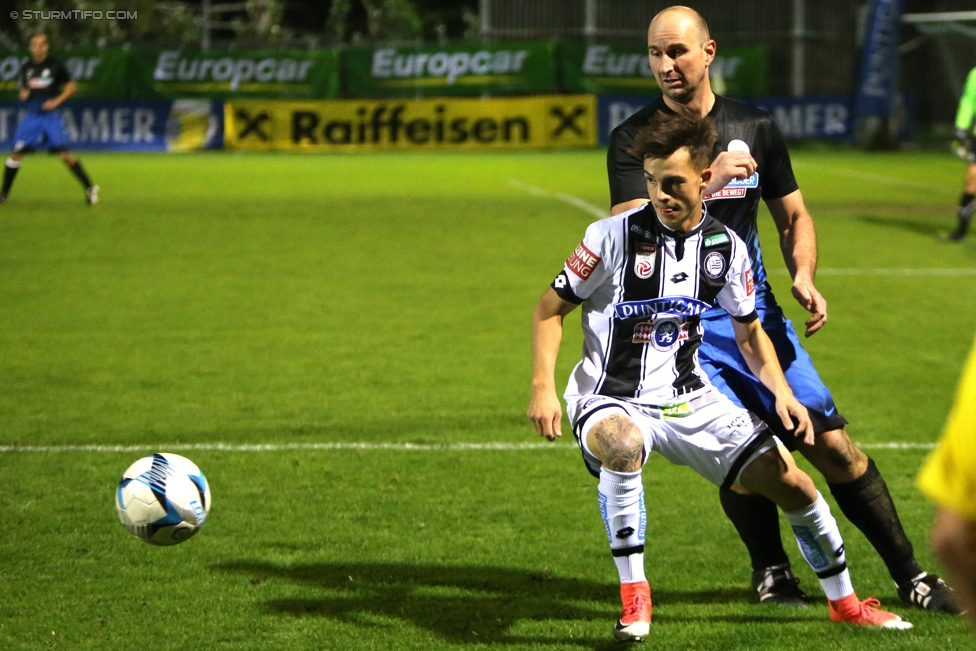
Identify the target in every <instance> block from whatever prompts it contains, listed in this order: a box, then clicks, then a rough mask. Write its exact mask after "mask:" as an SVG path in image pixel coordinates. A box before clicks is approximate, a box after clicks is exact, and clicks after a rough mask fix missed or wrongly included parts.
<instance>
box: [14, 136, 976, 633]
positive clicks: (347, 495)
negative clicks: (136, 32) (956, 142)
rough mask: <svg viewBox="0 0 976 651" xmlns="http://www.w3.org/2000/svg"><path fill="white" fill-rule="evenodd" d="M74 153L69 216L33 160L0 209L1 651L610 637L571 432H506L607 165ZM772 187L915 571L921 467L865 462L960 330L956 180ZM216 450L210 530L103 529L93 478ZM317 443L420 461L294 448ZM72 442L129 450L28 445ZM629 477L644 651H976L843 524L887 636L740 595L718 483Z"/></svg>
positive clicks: (920, 177)
mask: <svg viewBox="0 0 976 651" xmlns="http://www.w3.org/2000/svg"><path fill="white" fill-rule="evenodd" d="M82 158H83V159H84V161H85V165H86V167H87V168H88V169H89V171H90V172H91V174H92V175H93V177H94V178H95V179H96V180H97V182H98V183H99V184H100V185H101V187H102V203H101V204H100V205H98V206H97V207H95V208H92V209H89V208H87V207H86V206H85V205H84V202H83V197H82V193H81V189H80V188H79V187H78V186H77V183H76V182H75V180H74V179H73V178H72V177H71V176H70V174H69V173H68V172H67V171H66V170H64V169H63V166H62V165H61V164H60V163H59V162H58V161H57V160H56V159H48V158H41V157H32V158H29V159H28V160H26V161H25V163H24V165H23V167H22V169H21V171H20V174H19V176H18V178H17V183H16V185H15V187H14V189H13V192H12V193H11V196H10V201H9V202H8V203H7V204H5V205H3V206H2V207H0V446H4V447H3V448H2V450H3V451H0V514H2V520H3V525H2V528H0V559H2V560H0V648H3V649H49V648H51V649H100V650H101V649H113V650H114V649H134V648H154V649H187V648H191V649H235V650H236V649H275V650H278V649H337V650H346V649H349V650H356V649H371V650H374V649H375V650H379V651H384V650H399V649H418V650H419V649H423V650H429V649H461V648H465V649H475V648H477V649H536V650H539V651H542V650H548V649H566V650H579V649H607V648H612V647H613V644H612V642H611V635H610V629H611V627H612V625H613V622H614V621H615V618H616V617H617V615H618V612H617V609H618V595H617V586H616V573H615V571H614V569H613V563H612V562H611V560H610V557H609V554H608V553H607V549H606V540H605V538H604V534H603V529H602V524H601V522H600V520H599V515H598V509H597V505H596V499H595V491H596V489H595V481H594V480H593V479H592V478H591V477H590V476H589V475H588V474H587V473H586V472H585V471H584V469H583V467H582V464H581V463H580V460H579V457H578V452H576V450H575V448H574V446H573V444H572V442H571V440H570V439H571V436H570V435H569V433H568V428H567V427H566V425H565V424H564V427H563V429H564V434H565V435H564V437H563V439H562V440H561V441H559V442H557V443H555V444H552V445H549V446H546V447H528V448H525V449H518V448H516V447H514V445H513V444H519V443H532V444H535V443H540V442H541V440H540V439H538V438H537V437H536V436H535V434H534V432H533V430H532V428H531V426H530V424H529V422H528V421H527V420H526V419H525V416H524V412H525V408H526V406H527V401H528V395H529V391H528V380H529V369H530V358H529V339H530V315H531V311H532V308H533V306H534V304H535V301H536V300H537V299H538V297H539V295H540V294H541V293H542V291H543V290H544V289H545V287H546V286H547V285H548V283H549V282H550V281H551V279H552V277H553V275H554V274H555V273H556V272H557V271H558V270H559V268H560V266H561V264H562V261H563V260H564V259H565V258H566V256H567V255H568V254H569V253H570V252H571V251H572V250H573V247H574V246H575V245H576V244H577V243H578V242H579V239H580V237H581V236H582V234H583V231H584V229H585V227H586V225H587V224H588V223H589V222H590V221H591V220H592V219H594V217H593V215H592V214H591V213H589V212H587V211H586V210H585V209H581V208H580V207H579V206H574V205H571V204H570V203H568V202H567V200H566V199H567V197H570V196H571V197H576V198H578V199H581V200H582V201H584V202H587V203H589V204H593V205H595V206H602V207H605V206H607V204H608V195H607V190H606V179H605V167H604V153H603V152H602V151H599V150H592V151H575V152H558V153H556V152H548V153H546V152H540V153H521V154H464V155H450V154H437V155H425V154H396V155H382V154H377V155H349V156H299V155H294V156H292V155H231V154H206V155H192V156H190V155H187V156H180V155H169V156H166V155H158V156H157V155H86V156H83V157H82ZM794 163H795V169H796V174H797V177H798V179H799V181H800V184H801V187H802V188H803V191H804V195H805V198H806V200H807V203H808V205H809V207H810V209H811V212H812V213H813V215H814V217H815V218H816V220H817V226H818V232H819V236H820V251H821V257H820V266H821V273H820V276H819V279H818V285H819V287H820V289H821V291H822V292H823V293H824V295H825V296H826V297H827V299H828V301H829V315H830V323H829V325H828V326H827V327H826V329H825V330H823V331H822V332H821V333H819V334H817V335H816V336H815V337H813V338H812V339H810V340H808V342H807V344H808V349H809V350H810V352H811V354H812V356H813V358H814V360H815V362H816V363H817V366H818V368H819V370H820V372H821V374H822V376H823V377H824V379H825V381H826V383H827V385H828V386H830V387H831V388H832V390H833V392H834V395H835V398H836V399H837V402H838V404H839V406H840V408H841V410H842V411H843V412H844V413H845V415H846V416H847V417H848V419H849V420H850V421H851V426H850V432H851V435H852V437H853V438H854V439H855V440H856V441H857V442H858V443H860V444H862V445H865V446H868V447H867V449H868V451H869V453H870V454H871V455H872V456H873V457H874V458H875V459H876V461H877V463H878V466H879V467H880V468H881V470H882V472H883V473H884V475H885V477H886V479H887V481H888V485H889V486H890V488H891V491H892V493H893V495H894V497H895V500H896V503H897V505H898V507H899V510H900V513H901V515H902V517H903V519H904V522H905V526H906V529H907V530H908V533H909V535H910V536H911V538H912V540H913V541H914V543H915V546H916V550H917V555H918V557H919V558H920V559H921V561H922V562H923V564H924V566H926V567H927V568H930V569H937V568H936V566H935V562H934V560H933V557H932V554H931V552H930V550H929V548H928V529H929V527H930V525H931V517H932V508H931V506H930V505H929V504H928V503H927V502H926V501H925V500H924V499H923V498H922V496H921V495H920V494H919V493H918V491H917V490H916V489H915V488H914V486H913V479H914V475H915V473H916V471H917V469H918V467H919V465H920V463H921V461H922V459H923V458H924V455H925V453H926V450H925V449H924V448H921V449H920V448H909V449H894V448H890V447H881V445H882V444H888V443H922V444H929V443H931V442H933V441H934V440H935V439H936V438H937V436H938V433H939V431H940V428H941V426H942V423H943V421H944V419H945V415H946V413H947V411H948V409H949V406H950V404H951V400H952V394H953V389H954V386H955V383H956V380H957V378H958V375H959V372H960V370H961V366H962V362H963V360H964V357H965V354H966V352H967V350H968V348H969V346H970V344H971V342H972V340H973V333H974V331H976V311H974V310H973V304H974V297H976V275H974V274H976V271H974V270H976V244H974V243H973V242H972V241H970V242H966V243H963V244H962V245H949V244H945V243H942V242H939V241H938V238H937V236H938V234H939V233H940V232H945V231H948V230H949V229H950V228H951V227H952V226H953V224H954V213H955V209H954V205H955V200H956V198H957V196H958V193H959V190H960V186H961V182H962V176H963V173H964V169H963V165H962V164H961V163H960V162H959V161H957V160H955V159H953V158H952V157H951V156H950V155H948V154H942V153H908V152H903V153H892V154H877V155H868V154H862V153H857V152H851V151H838V150H821V149H817V148H800V147H797V148H796V149H795V151H794ZM512 181H515V182H516V183H515V184H513V183H512ZM527 186H531V188H536V189H537V190H536V192H535V194H533V193H531V192H528V191H526V187H527ZM540 190H541V191H544V192H540ZM545 193H550V195H549V196H545ZM761 223H762V233H763V241H764V243H765V251H766V261H767V265H768V267H769V269H770V270H771V275H772V280H773V284H774V290H775V291H776V293H777V295H778V297H779V299H780V302H781V303H783V304H784V306H785V309H786V310H787V312H788V314H789V315H790V316H791V317H793V318H794V320H801V321H802V318H803V315H802V314H801V311H800V310H799V308H798V306H796V305H795V303H793V301H792V299H791V298H790V296H789V279H788V276H787V275H786V274H785V272H784V271H783V262H782V259H781V256H780V254H779V251H778V247H777V246H776V236H775V232H774V230H773V228H772V223H771V220H770V219H769V217H768V215H767V214H766V213H765V212H764V213H763V214H762V215H761ZM884 269H897V270H899V272H898V273H895V274H893V275H892V274H887V273H882V272H878V271H877V270H884ZM933 269H936V270H941V269H953V270H957V271H955V272H951V273H950V272H939V273H931V272H930V273H926V272H925V271H924V270H933ZM906 270H907V271H906ZM958 270H961V271H958ZM578 328H579V326H578V316H576V315H574V316H571V317H570V318H569V319H568V320H567V333H566V337H565V340H564V344H563V348H562V354H561V357H560V364H559V381H560V383H562V382H564V381H565V378H566V376H567V375H568V372H569V370H570V368H571V367H572V365H573V364H574V363H575V362H576V359H577V355H578V353H579V349H580V335H579V332H578ZM214 443H226V444H229V445H230V446H239V445H244V444H269V445H273V446H278V447H276V448H274V449H268V450H264V451H242V450H239V449H226V450H219V449H212V447H211V448H210V449H198V450H192V449H191V450H188V451H187V450H183V451H180V450H172V451H178V452H180V453H182V454H185V455H186V456H188V457H190V458H191V459H193V460H194V461H195V462H196V463H197V464H198V465H199V466H200V467H201V468H202V469H203V471H204V472H205V473H206V475H207V477H208V479H209V481H210V483H211V485H212V488H213V496H214V506H213V509H212V511H211V514H210V520H209V522H208V523H207V525H206V526H205V527H204V528H203V530H202V531H201V533H199V534H198V535H197V536H196V537H195V538H193V539H192V540H190V541H188V542H186V543H184V544H182V545H178V546H176V547H172V548H155V547H150V546H148V545H145V544H143V543H141V542H138V541H137V540H135V539H134V538H131V537H129V536H128V535H127V534H126V533H125V531H124V530H123V529H122V527H121V525H120V524H119V523H118V521H117V518H116V515H115V512H114V511H115V510H114V505H113V491H114V487H115V484H116V482H117V481H118V479H119V477H120V475H121V473H122V471H123V470H124V469H125V468H126V467H127V466H128V465H129V464H130V463H131V462H132V461H134V460H135V459H136V458H138V457H139V456H141V455H142V454H144V453H148V452H151V451H167V449H168V448H167V446H176V445H192V444H203V445H206V444H214ZM316 443H391V444H403V443H413V444H422V445H420V446H419V447H418V449H403V447H402V446H401V447H393V448H390V449H376V448H367V449H350V448H348V447H346V448H341V449H325V450H323V449H318V450H314V449H307V448H301V447H295V446H301V445H308V444H316ZM468 443H479V444H480V443H499V444H504V445H506V446H508V447H506V448H505V449H498V450H485V449H466V448H464V447H462V446H459V445H458V444H468ZM290 444H294V445H293V447H291V448H287V446H288V445H290ZM82 445H92V446H126V447H127V449H126V450H124V451H105V450H104V449H103V450H98V451H96V450H78V449H75V450H61V449H58V450H57V451H50V450H49V451H36V450H35V451H29V450H27V449H26V448H29V447H35V448H36V447H38V446H50V447H52V448H61V447H62V446H82ZM424 446H426V447H424ZM803 465H804V467H808V466H806V465H805V464H803ZM644 476H645V485H646V491H647V502H648V510H649V513H648V519H649V524H648V547H647V569H648V573H649V575H650V577H651V580H652V583H653V586H654V597H655V614H654V617H655V623H654V626H653V627H652V632H651V636H650V639H649V640H648V641H647V643H646V644H645V646H646V648H653V649H771V650H772V649H810V650H826V649H851V648H885V649H963V648H976V637H973V634H972V633H971V632H970V631H969V630H968V629H967V627H966V626H965V623H964V622H963V621H962V620H958V619H952V618H949V617H946V616H940V615H936V614H929V613H923V612H920V611H914V610H910V609H907V608H905V607H902V606H901V605H900V604H899V603H898V602H897V597H896V595H895V590H894V587H893V585H892V584H891V582H890V580H889V579H888V576H887V574H886V572H885V570H884V567H883V565H882V563H881V561H880V560H879V558H878V557H877V555H876V554H875V553H874V551H873V549H871V547H870V545H869V544H868V543H867V541H866V540H865V539H864V537H863V536H862V535H861V534H860V533H859V532H858V531H856V530H855V529H854V528H853V527H852V526H851V525H850V524H849V523H848V522H847V521H846V520H844V519H843V518H842V517H841V516H840V515H839V514H838V520H839V521H840V526H841V529H842V531H843V533H844V535H845V538H846V540H847V550H848V555H849V561H850V566H851V571H852V576H853V579H854V582H855V586H856V587H857V590H858V593H859V595H860V596H861V597H862V598H866V597H868V596H870V595H876V596H878V597H879V598H880V599H882V601H883V602H884V603H886V604H888V605H890V606H891V608H892V610H894V611H896V612H898V613H900V614H902V615H905V616H906V617H907V618H908V619H910V620H911V621H913V622H914V623H915V629H914V630H913V631H911V632H907V633H902V632H888V631H868V630H861V629H854V628H848V627H842V626H838V625H833V624H830V623H829V622H828V619H827V607H826V604H825V603H823V604H817V605H815V606H813V607H810V608H808V609H805V610H792V609H789V608H782V607H770V606H760V605H758V604H757V603H754V602H753V601H752V599H751V592H750V590H749V587H748V579H749V571H748V561H747V557H746V553H745V549H744V548H743V547H742V545H741V543H740V542H739V541H738V538H737V536H736V534H735V532H734V530H733V528H732V526H731V524H730V523H729V522H728V521H726V520H725V518H724V517H723V516H722V514H721V509H720V506H719V504H718V500H717V499H716V498H717V495H716V491H715V489H714V488H713V487H712V486H710V485H709V484H707V483H706V482H705V481H704V480H703V479H700V478H699V477H698V476H697V475H695V474H694V473H692V472H691V471H690V470H688V469H686V468H678V467H674V466H670V465H669V464H667V463H666V462H663V461H661V460H660V459H654V460H652V461H651V462H650V463H649V465H648V467H647V469H646V471H645V473H644ZM813 476H814V479H815V481H817V483H818V485H819V486H820V488H821V490H822V491H824V492H825V493H827V491H826V486H825V484H824V482H823V479H822V477H819V476H817V475H816V474H814V475H813ZM827 499H828V500H830V499H831V498H830V497H829V494H828V495H827ZM783 531H784V537H785V539H786V540H787V550H788V551H789V552H790V554H791V557H792V558H793V561H794V567H795V568H796V569H797V572H798V575H799V576H800V577H801V580H802V581H803V586H804V587H805V588H806V589H807V590H808V591H809V592H810V593H811V594H816V595H821V594H822V593H821V592H820V590H819V586H818V585H817V583H816V577H815V576H814V575H813V573H812V572H811V571H810V570H809V569H808V568H807V567H806V565H805V564H804V563H803V561H802V559H801V557H800V555H799V553H798V552H797V551H796V548H795V544H794V543H793V541H792V539H791V538H790V537H787V536H788V535H789V534H788V530H787V529H785V528H784V530H783Z"/></svg>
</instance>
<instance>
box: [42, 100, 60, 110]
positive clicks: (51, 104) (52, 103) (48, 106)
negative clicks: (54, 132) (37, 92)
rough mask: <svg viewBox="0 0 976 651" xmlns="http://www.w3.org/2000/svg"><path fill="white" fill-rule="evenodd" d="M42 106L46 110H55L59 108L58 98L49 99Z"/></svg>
mask: <svg viewBox="0 0 976 651" xmlns="http://www.w3.org/2000/svg"><path fill="white" fill-rule="evenodd" d="M41 108H42V109H44V110H45V111H53V110H54V109H56V108H58V100H56V99H49V100H48V101H46V102H44V104H42V105H41Z"/></svg>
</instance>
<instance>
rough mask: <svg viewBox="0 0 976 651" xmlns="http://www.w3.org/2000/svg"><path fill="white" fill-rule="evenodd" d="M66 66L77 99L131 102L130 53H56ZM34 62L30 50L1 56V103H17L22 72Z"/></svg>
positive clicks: (118, 51) (108, 51)
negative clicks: (15, 101)
mask: <svg viewBox="0 0 976 651" xmlns="http://www.w3.org/2000/svg"><path fill="white" fill-rule="evenodd" d="M51 58H53V59H57V60H59V61H61V62H62V63H64V64H65V66H66V67H67V68H68V72H69V73H71V78H72V79H73V80H74V81H75V83H76V85H77V87H78V90H77V91H76V92H75V94H74V96H73V99H128V98H129V97H131V95H130V94H129V87H130V84H129V83H128V82H129V81H130V80H131V75H130V74H129V72H128V66H129V57H128V52H127V51H126V50H95V49H92V50H88V49H86V50H71V51H70V52H52V53H51ZM29 60H30V55H29V54H28V53H27V51H26V50H25V51H15V52H9V53H7V54H6V55H5V56H0V100H16V99H17V86H18V84H19V80H20V71H21V68H22V66H23V65H24V64H26V63H27V62H28V61H29Z"/></svg>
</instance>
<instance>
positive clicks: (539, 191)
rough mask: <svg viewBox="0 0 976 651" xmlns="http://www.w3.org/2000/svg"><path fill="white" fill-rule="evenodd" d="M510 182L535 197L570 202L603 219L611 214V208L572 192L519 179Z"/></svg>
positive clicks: (514, 186)
mask: <svg viewBox="0 0 976 651" xmlns="http://www.w3.org/2000/svg"><path fill="white" fill-rule="evenodd" d="M508 184H509V185H510V186H512V187H513V188H518V189H519V190H524V191H525V192H528V193H529V194H531V195H533V196H535V197H543V198H545V199H557V200H559V201H562V202H563V203H568V204H569V205H571V206H574V207H576V208H579V209H580V210H582V211H584V212H588V213H590V214H591V215H593V216H594V217H596V218H597V219H603V218H604V217H609V216H610V211H609V210H604V209H603V208H600V207H599V206H595V205H593V204H592V203H590V202H589V201H584V200H583V199H580V198H579V197H574V196H573V195H571V194H565V193H563V192H550V191H549V190H544V189H543V188H539V187H536V186H534V185H529V184H528V183H523V182H522V181H519V180H518V179H509V180H508Z"/></svg>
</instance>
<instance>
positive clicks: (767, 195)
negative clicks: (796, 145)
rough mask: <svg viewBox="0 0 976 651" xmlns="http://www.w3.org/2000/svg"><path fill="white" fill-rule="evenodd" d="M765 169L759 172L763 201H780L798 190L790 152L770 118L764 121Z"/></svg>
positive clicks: (774, 122)
mask: <svg viewBox="0 0 976 651" xmlns="http://www.w3.org/2000/svg"><path fill="white" fill-rule="evenodd" d="M765 167H766V170H765V171H763V170H759V178H760V179H761V180H762V198H763V200H764V201H766V200H769V199H781V198H782V197H785V196H786V195H788V194H790V193H792V192H796V191H797V190H799V189H800V186H799V185H798V184H797V182H796V177H795V176H794V175H793V163H792V162H791V161H790V152H789V150H787V149H786V141H785V140H783V133H782V132H781V131H780V130H779V127H778V126H776V121H775V120H773V118H771V117H770V118H768V119H767V120H766V156H765Z"/></svg>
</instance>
